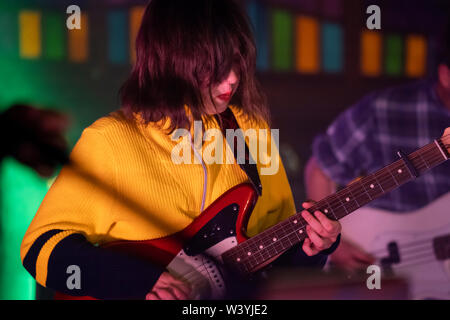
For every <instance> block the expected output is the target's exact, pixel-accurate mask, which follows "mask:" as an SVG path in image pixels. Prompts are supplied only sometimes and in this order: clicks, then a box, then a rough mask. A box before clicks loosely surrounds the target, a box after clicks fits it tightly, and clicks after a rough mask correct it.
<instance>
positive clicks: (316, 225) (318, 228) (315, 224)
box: [302, 210, 328, 237]
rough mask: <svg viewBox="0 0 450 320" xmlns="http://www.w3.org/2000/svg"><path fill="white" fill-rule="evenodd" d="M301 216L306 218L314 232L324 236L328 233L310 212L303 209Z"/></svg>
mask: <svg viewBox="0 0 450 320" xmlns="http://www.w3.org/2000/svg"><path fill="white" fill-rule="evenodd" d="M302 217H303V219H305V220H306V222H308V224H309V225H310V226H311V227H312V228H313V229H314V231H315V232H317V233H318V234H320V235H322V236H324V237H326V236H327V235H328V232H327V231H326V230H325V228H324V227H323V226H322V224H321V223H320V222H319V220H317V219H316V218H315V217H314V216H313V215H312V214H311V213H309V211H307V210H304V211H303V212H302Z"/></svg>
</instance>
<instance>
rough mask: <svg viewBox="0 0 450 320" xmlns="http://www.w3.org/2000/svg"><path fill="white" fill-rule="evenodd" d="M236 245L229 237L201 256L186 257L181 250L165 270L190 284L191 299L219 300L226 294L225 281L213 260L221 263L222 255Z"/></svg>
mask: <svg viewBox="0 0 450 320" xmlns="http://www.w3.org/2000/svg"><path fill="white" fill-rule="evenodd" d="M236 245H237V240H236V237H229V238H226V239H224V240H222V241H221V242H219V243H217V244H216V245H214V246H212V247H211V248H209V249H208V250H206V251H205V253H203V254H198V255H195V256H188V255H187V254H186V253H185V252H184V250H181V251H180V252H179V253H178V254H177V255H176V256H175V258H174V259H173V260H172V261H171V262H170V263H169V265H168V266H167V270H169V272H170V273H171V274H173V275H175V276H177V277H179V278H181V279H183V280H184V281H186V282H188V283H189V284H191V286H192V292H191V296H190V298H191V299H196V300H200V299H202V300H203V299H213V300H216V299H221V298H223V297H224V296H225V293H226V286H225V279H224V278H223V273H222V272H223V270H221V269H220V268H219V266H217V265H216V263H215V262H214V261H213V260H214V259H215V260H216V261H218V262H219V263H221V262H222V258H221V255H222V253H224V252H225V251H227V250H229V249H231V248H232V247H234V246H236ZM211 258H213V259H211Z"/></svg>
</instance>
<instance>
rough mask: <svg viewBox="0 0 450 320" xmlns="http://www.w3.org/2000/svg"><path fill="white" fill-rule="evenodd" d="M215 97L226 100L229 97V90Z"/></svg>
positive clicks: (228, 99)
mask: <svg viewBox="0 0 450 320" xmlns="http://www.w3.org/2000/svg"><path fill="white" fill-rule="evenodd" d="M217 98H219V99H220V100H222V101H224V102H228V101H230V99H231V92H227V93H224V94H221V95H220V96H217Z"/></svg>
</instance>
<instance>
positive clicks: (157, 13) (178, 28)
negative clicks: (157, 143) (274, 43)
mask: <svg viewBox="0 0 450 320" xmlns="http://www.w3.org/2000/svg"><path fill="white" fill-rule="evenodd" d="M255 66H256V48H255V42H254V39H253V35H252V32H251V29H250V25H249V21H248V17H247V15H246V14H245V12H244V10H243V9H242V7H241V6H240V5H239V4H238V3H237V2H236V1H235V0H189V1H187V0H151V1H150V3H149V4H148V6H147V8H146V10H145V13H144V16H143V20H142V24H141V27H140V30H139V33H138V36H137V39H136V64H135V66H134V67H133V70H132V72H131V75H130V77H129V79H128V80H127V81H126V82H125V83H124V85H123V86H122V88H121V90H120V96H121V101H122V109H123V110H124V111H125V113H126V114H127V115H130V116H131V115H133V114H134V113H140V114H141V118H142V119H143V121H144V122H146V123H149V122H159V121H160V120H170V128H169V130H170V131H172V130H174V129H176V128H189V127H190V125H191V120H192V119H189V117H188V116H187V114H186V112H185V108H184V106H185V105H187V106H189V108H190V111H191V114H192V117H193V120H197V119H201V118H202V116H204V115H206V110H205V106H204V103H203V101H202V96H201V88H204V87H205V86H206V87H209V88H211V86H213V85H215V84H218V83H220V82H221V81H223V80H224V79H225V78H226V77H227V76H228V74H229V72H230V71H231V69H232V68H237V69H238V70H236V71H237V72H238V73H239V75H240V83H239V87H238V89H237V91H236V93H235V95H234V96H233V99H232V100H231V101H230V104H232V105H235V106H236V107H237V108H239V109H240V110H241V111H242V112H244V113H245V115H246V116H247V117H248V118H250V120H252V119H253V120H260V119H263V120H266V121H269V112H268V109H267V106H266V100H265V97H264V95H263V94H262V92H261V90H260V89H259V84H258V82H257V80H256V78H255V72H256V70H255V68H256V67H255Z"/></svg>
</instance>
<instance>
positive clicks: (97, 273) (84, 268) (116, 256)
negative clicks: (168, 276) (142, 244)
mask: <svg viewBox="0 0 450 320" xmlns="http://www.w3.org/2000/svg"><path fill="white" fill-rule="evenodd" d="M48 233H50V235H53V234H55V233H56V230H52V231H49V232H47V234H48ZM43 236H44V238H45V234H44V235H43ZM43 236H41V237H40V238H38V240H36V241H35V243H34V244H33V246H32V247H31V248H30V250H29V252H28V253H27V256H26V257H25V259H24V266H25V268H26V269H27V270H28V271H29V272H30V273H31V274H32V275H33V276H35V272H36V270H35V268H36V267H35V265H36V260H37V257H38V255H39V253H38V252H39V251H40V248H41V247H42V246H41V244H42V245H43V243H45V239H43V238H42V237H43ZM43 240H44V241H43ZM33 266H34V268H33ZM75 269H76V270H78V271H76V270H75ZM77 272H79V275H80V277H79V279H80V281H79V286H78V287H77V286H76V284H77V282H76V278H75V276H76V273H77ZM162 272H164V268H163V267H157V266H155V265H154V264H151V263H149V262H147V261H144V260H142V259H139V258H136V257H132V256H129V255H126V254H124V253H121V252H116V251H112V250H110V249H105V248H101V247H97V246H94V245H93V244H91V243H90V242H89V241H87V240H86V238H85V237H84V236H83V235H82V234H71V235H69V236H67V237H66V238H64V239H63V240H61V241H60V242H59V243H58V244H57V245H56V246H55V248H54V249H53V251H52V252H51V254H50V257H49V259H48V267H47V281H46V287H48V288H51V289H54V290H56V291H59V292H61V293H64V294H68V295H72V296H91V297H94V298H97V299H145V296H146V294H147V293H149V292H150V290H151V289H152V288H153V286H154V284H155V283H156V281H157V280H158V278H159V276H160V275H161V273H162ZM33 273H34V274H33Z"/></svg>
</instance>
